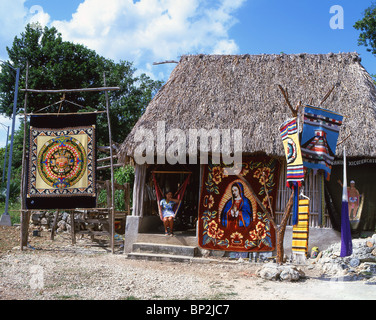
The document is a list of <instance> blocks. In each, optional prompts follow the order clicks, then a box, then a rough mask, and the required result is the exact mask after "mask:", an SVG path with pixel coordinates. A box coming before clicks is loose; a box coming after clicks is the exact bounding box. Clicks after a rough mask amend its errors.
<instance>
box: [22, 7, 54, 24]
mask: <svg viewBox="0 0 376 320" xmlns="http://www.w3.org/2000/svg"><path fill="white" fill-rule="evenodd" d="M29 12H30V14H31V15H30V16H29V17H28V19H27V20H28V21H27V22H30V23H35V22H39V23H40V24H41V25H42V26H43V27H44V26H46V25H48V23H49V22H50V15H49V14H48V13H45V12H44V10H43V8H42V7H41V6H37V5H36V6H32V7H31V8H30V10H29Z"/></svg>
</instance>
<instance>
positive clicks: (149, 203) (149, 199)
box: [142, 164, 200, 235]
mask: <svg viewBox="0 0 376 320" xmlns="http://www.w3.org/2000/svg"><path fill="white" fill-rule="evenodd" d="M153 172H154V177H155V179H156V181H157V183H158V185H159V187H160V189H161V191H162V193H163V196H164V194H165V193H166V191H167V190H168V191H172V193H175V192H176V191H177V190H178V188H179V187H180V186H181V185H182V184H183V183H184V181H185V179H186V178H187V174H188V173H191V174H190V179H189V183H188V185H187V187H186V189H185V192H184V196H183V199H182V204H181V206H180V209H179V211H178V213H177V214H176V217H175V220H174V232H178V233H179V234H181V235H195V234H196V222H197V218H198V203H199V198H200V166H199V165H169V164H166V165H150V166H148V168H147V171H146V177H145V196H144V209H143V217H144V219H145V218H146V220H150V221H151V223H149V224H148V226H145V228H143V230H142V232H143V233H163V232H164V227H163V223H162V221H161V219H160V217H159V211H158V201H157V195H156V190H155V186H154V181H153Z"/></svg>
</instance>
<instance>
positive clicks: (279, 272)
mask: <svg viewBox="0 0 376 320" xmlns="http://www.w3.org/2000/svg"><path fill="white" fill-rule="evenodd" d="M256 274H257V276H259V277H261V278H263V279H266V280H282V281H298V280H300V279H304V278H305V273H304V272H303V271H302V270H301V269H300V268H298V267H296V266H294V265H278V264H276V263H273V262H270V263H266V264H265V265H263V266H262V267H261V268H260V269H258V270H257V272H256Z"/></svg>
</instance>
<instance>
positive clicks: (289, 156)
mask: <svg viewBox="0 0 376 320" xmlns="http://www.w3.org/2000/svg"><path fill="white" fill-rule="evenodd" d="M279 132H280V134H281V138H282V142H283V147H284V149H285V154H286V160H287V173H286V179H287V183H286V184H287V187H290V188H291V187H292V186H293V185H296V184H297V185H298V186H301V185H302V182H303V181H304V167H303V160H302V155H301V151H300V143H299V135H298V130H297V125H296V118H292V119H289V120H286V121H285V122H284V123H283V124H282V125H281V126H280V128H279Z"/></svg>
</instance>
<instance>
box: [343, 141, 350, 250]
mask: <svg viewBox="0 0 376 320" xmlns="http://www.w3.org/2000/svg"><path fill="white" fill-rule="evenodd" d="M351 254H352V239H351V227H350V218H349V199H348V195H347V172H346V148H345V147H343V189H342V210H341V257H347V256H351Z"/></svg>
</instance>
